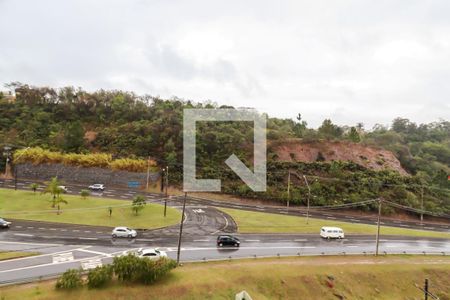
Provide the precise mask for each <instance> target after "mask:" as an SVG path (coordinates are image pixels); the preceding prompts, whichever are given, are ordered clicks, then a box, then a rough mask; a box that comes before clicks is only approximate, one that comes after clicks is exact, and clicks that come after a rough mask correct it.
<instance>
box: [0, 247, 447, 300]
mask: <svg viewBox="0 0 450 300" xmlns="http://www.w3.org/2000/svg"><path fill="white" fill-rule="evenodd" d="M394 278H395V280H393V279H394ZM425 278H428V279H429V280H430V291H431V292H432V293H434V294H436V295H438V296H439V297H440V298H441V299H442V300H444V299H450V298H449V297H450V290H449V289H448V278H450V257H414V256H389V257H373V256H371V257H359V256H356V257H307V258H306V257H302V258H280V259H257V260H240V261H232V262H213V263H196V264H186V265H184V266H182V267H179V268H177V269H175V270H173V271H172V273H170V275H168V276H167V277H166V278H165V279H163V280H162V281H159V282H156V283H155V284H153V285H150V286H142V285H124V284H121V283H117V282H114V283H112V284H111V285H110V286H108V287H106V288H104V289H100V290H89V289H87V288H82V289H79V290H74V291H69V292H63V291H56V290H55V289H54V282H44V283H36V284H28V285H21V286H10V287H3V288H1V289H0V297H1V298H2V299H8V300H16V299H17V300H18V299H33V300H39V299H50V300H53V299H65V300H72V299H87V300H89V299H95V300H103V299H105V300H106V299H161V300H165V299H180V300H183V299H234V295H235V294H236V293H238V292H240V291H242V290H246V291H247V292H248V293H249V294H250V295H251V296H252V297H253V299H263V300H264V299H325V300H327V299H334V300H335V299H380V300H396V299H422V298H421V297H422V296H423V293H422V292H421V291H420V290H419V289H418V288H417V287H416V286H415V285H418V286H423V283H424V279H425Z"/></svg>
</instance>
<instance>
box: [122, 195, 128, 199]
mask: <svg viewBox="0 0 450 300" xmlns="http://www.w3.org/2000/svg"><path fill="white" fill-rule="evenodd" d="M120 198H123V199H126V198H128V197H127V196H120Z"/></svg>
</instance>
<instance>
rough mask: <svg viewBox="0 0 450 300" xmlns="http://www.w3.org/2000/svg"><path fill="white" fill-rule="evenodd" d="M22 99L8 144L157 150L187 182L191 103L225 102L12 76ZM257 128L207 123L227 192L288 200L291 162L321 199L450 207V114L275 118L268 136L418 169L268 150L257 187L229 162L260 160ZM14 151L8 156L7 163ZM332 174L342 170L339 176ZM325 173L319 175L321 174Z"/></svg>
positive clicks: (8, 110) (7, 125)
mask: <svg viewBox="0 0 450 300" xmlns="http://www.w3.org/2000/svg"><path fill="white" fill-rule="evenodd" d="M8 87H9V88H10V89H12V90H14V91H15V94H16V99H15V101H11V100H10V99H6V98H3V99H2V98H1V95H0V146H3V145H6V144H9V145H14V146H19V147H20V146H22V147H36V146H38V147H42V148H44V149H49V150H53V151H61V152H67V153H68V152H71V153H90V152H104V153H109V154H111V155H112V158H113V159H116V158H147V157H151V158H152V159H154V160H155V161H156V162H157V163H158V164H159V165H160V166H161V167H162V166H165V165H169V166H171V167H172V170H174V172H172V173H171V176H172V180H173V181H175V182H180V181H181V168H182V165H181V163H182V110H183V108H222V107H227V106H218V105H217V104H214V103H205V104H201V103H194V102H192V101H186V100H181V99H178V98H174V99H170V100H163V99H160V98H158V97H151V96H148V95H144V96H138V95H136V94H134V93H131V92H123V91H104V90H100V91H96V92H93V93H88V92H86V91H83V90H82V89H75V88H72V87H65V88H61V89H53V88H48V87H31V86H28V85H24V84H20V83H11V84H9V85H8ZM251 128H252V126H251V124H249V123H248V122H205V123H201V124H199V126H198V131H199V132H198V133H197V165H198V166H199V171H198V172H199V173H200V175H199V176H200V177H205V178H206V177H208V178H213V177H216V178H217V177H221V178H223V179H224V181H225V183H226V184H225V186H224V190H225V191H226V192H229V193H234V194H240V195H246V196H248V197H259V198H272V199H278V200H280V199H281V200H282V201H285V200H286V197H287V195H286V180H287V173H288V170H292V171H296V172H297V173H299V174H304V175H308V176H310V179H311V182H312V184H311V189H312V194H313V195H314V197H313V198H312V199H311V201H312V202H313V204H314V205H322V204H334V203H346V202H357V201H361V200H365V199H369V198H373V197H377V196H379V195H380V194H381V195H383V196H385V197H386V198H388V199H391V200H394V201H396V202H398V203H401V204H404V205H408V206H413V207H416V208H417V207H420V204H419V203H420V200H421V191H422V187H423V189H424V195H425V196H424V200H425V208H426V209H428V210H433V211H436V212H449V211H450V200H449V199H450V195H449V188H450V184H449V181H448V180H447V174H450V122H449V121H446V120H441V121H438V122H434V123H430V124H419V125H418V124H415V123H414V122H411V121H409V120H407V119H402V118H398V119H395V120H394V121H393V122H392V125H391V126H390V127H384V126H382V125H376V126H375V127H374V128H373V129H371V130H365V129H364V125H363V124H362V123H359V124H356V125H355V126H351V127H348V126H338V125H336V124H333V123H332V121H331V120H328V119H327V120H324V121H323V124H322V125H321V126H320V127H319V128H318V129H312V128H309V127H308V124H307V123H306V121H304V120H302V118H301V115H300V114H298V117H297V119H296V120H291V119H279V118H270V117H269V118H268V130H267V138H268V140H269V141H282V140H284V139H289V138H301V139H303V140H304V141H317V140H347V141H350V142H354V143H360V144H363V145H369V146H375V147H382V148H384V149H387V150H390V151H392V152H393V153H394V154H395V155H396V156H397V158H398V159H399V160H400V162H401V164H402V166H403V168H404V169H405V170H406V171H407V172H409V173H410V174H411V175H412V176H400V175H399V174H398V173H396V172H394V171H388V170H386V171H381V172H374V171H372V170H368V169H365V168H363V167H361V166H359V165H356V164H354V163H351V162H323V161H321V160H322V159H321V158H320V157H318V158H317V162H314V163H304V162H279V161H277V160H276V159H275V158H274V156H273V153H271V152H270V151H269V153H268V170H269V176H268V182H269V190H268V192H267V193H265V194H261V193H256V194H255V193H252V192H251V191H249V190H248V188H246V186H245V185H244V184H243V183H242V182H241V181H240V180H239V179H238V178H237V177H236V176H235V175H234V174H233V173H232V172H231V171H230V170H229V169H228V168H227V167H226V165H225V164H224V162H223V161H224V160H225V159H226V158H227V157H228V156H229V155H230V154H232V153H235V154H236V155H237V156H238V157H240V158H241V159H242V160H243V161H244V162H246V163H247V164H248V165H251V157H249V156H248V153H251V149H252V144H251V142H252V138H251V137H252V135H253V132H252V129H251ZM4 162H5V159H4V158H2V159H1V163H0V168H3V167H4ZM328 178H333V180H330V179H328ZM313 179H317V180H315V181H314V180H313ZM292 180H293V185H292V189H291V190H292V193H291V201H292V202H297V203H304V201H305V197H306V193H307V189H306V186H305V185H304V183H302V181H301V180H298V179H296V176H293V179H292Z"/></svg>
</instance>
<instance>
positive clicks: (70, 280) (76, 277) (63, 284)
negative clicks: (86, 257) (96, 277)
mask: <svg viewBox="0 0 450 300" xmlns="http://www.w3.org/2000/svg"><path fill="white" fill-rule="evenodd" d="M82 285H83V280H82V279H81V271H80V270H77V269H69V270H67V271H66V272H64V273H63V274H62V276H61V277H60V278H59V279H58V280H57V281H56V288H57V289H65V290H67V289H75V288H77V287H80V286H82Z"/></svg>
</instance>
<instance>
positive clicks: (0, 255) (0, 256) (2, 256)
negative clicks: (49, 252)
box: [0, 251, 39, 261]
mask: <svg viewBox="0 0 450 300" xmlns="http://www.w3.org/2000/svg"><path fill="white" fill-rule="evenodd" d="M38 254H39V253H37V252H20V251H0V261H2V260H8V259H13V258H21V257H28V256H34V255H38Z"/></svg>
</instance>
